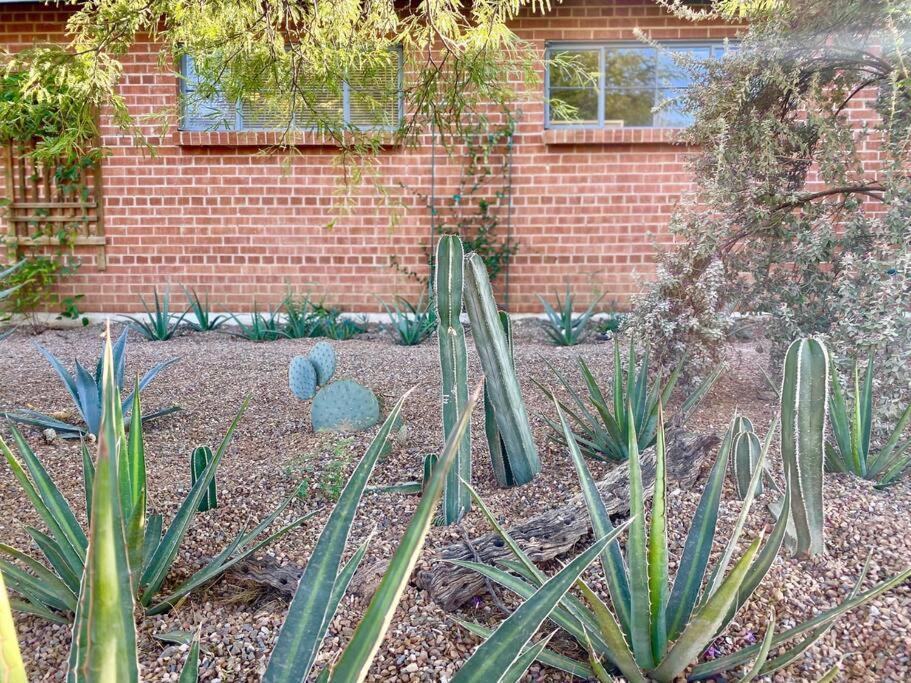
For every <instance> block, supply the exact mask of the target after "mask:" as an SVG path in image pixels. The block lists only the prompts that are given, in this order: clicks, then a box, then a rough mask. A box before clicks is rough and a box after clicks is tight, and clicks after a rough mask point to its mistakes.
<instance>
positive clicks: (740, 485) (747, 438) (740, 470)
mask: <svg viewBox="0 0 911 683" xmlns="http://www.w3.org/2000/svg"><path fill="white" fill-rule="evenodd" d="M761 455H762V442H760V441H759V437H758V436H756V432H754V431H753V430H752V429H751V430H749V431H742V432H740V434H738V435H737V436H736V437H735V438H734V452H733V458H732V463H733V466H734V488H735V489H736V490H737V497H738V498H739V499H740V500H745V499H746V495H747V491H748V490H749V488H750V481H751V480H752V478H753V472H755V471H756V467H757V465H758V464H759V458H760V456H761ZM756 493H757V494H758V493H762V480H761V479H760V480H759V484H757V486H756Z"/></svg>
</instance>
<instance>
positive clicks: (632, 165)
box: [0, 0, 735, 312]
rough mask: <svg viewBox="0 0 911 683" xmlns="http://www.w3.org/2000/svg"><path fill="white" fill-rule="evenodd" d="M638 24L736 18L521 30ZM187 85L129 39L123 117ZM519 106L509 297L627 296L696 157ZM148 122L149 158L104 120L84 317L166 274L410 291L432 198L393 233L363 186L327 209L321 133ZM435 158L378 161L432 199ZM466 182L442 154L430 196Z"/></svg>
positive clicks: (244, 304) (227, 297)
mask: <svg viewBox="0 0 911 683" xmlns="http://www.w3.org/2000/svg"><path fill="white" fill-rule="evenodd" d="M68 11H69V10H58V9H54V8H46V7H44V6H43V5H39V4H10V5H6V4H4V5H0V46H3V47H5V48H6V49H9V50H12V51H15V50H19V49H23V48H25V47H28V46H30V45H31V44H33V43H36V42H48V41H59V40H62V39H63V26H64V22H65V19H66V16H67V12H68ZM636 28H641V29H644V30H646V31H647V32H648V33H649V34H650V35H651V36H652V37H653V38H655V39H660V40H665V39H668V40H673V39H707V38H723V37H729V36H733V35H734V34H735V29H734V28H733V27H727V26H717V25H704V26H693V25H690V24H686V23H681V22H679V21H677V20H676V19H674V18H672V17H669V16H667V15H666V14H665V13H664V12H663V11H662V10H661V9H660V8H659V7H657V6H655V5H654V4H653V3H651V2H648V1H647V0H606V1H604V2H595V1H593V0H567V1H565V2H564V3H562V4H559V5H557V4H555V5H554V10H553V12H552V13H550V14H548V15H547V16H544V17H525V18H521V19H519V20H518V21H517V22H516V25H515V29H516V32H517V33H518V35H519V36H520V37H522V38H523V39H526V40H529V41H531V42H532V43H534V45H535V46H536V47H537V49H538V50H539V51H540V53H541V54H542V56H543V52H544V44H545V41H555V40H573V41H586V40H635V34H634V30H635V29H636ZM542 68H543V67H542ZM542 83H543V79H542ZM177 91H178V85H177V79H176V78H175V77H174V75H173V74H169V73H166V72H163V71H162V70H161V69H160V67H159V66H158V53H157V48H156V46H154V45H152V44H149V43H144V44H138V45H136V46H135V48H134V49H133V50H132V52H131V53H130V54H129V55H128V56H127V57H126V59H125V74H124V78H123V83H122V85H121V92H122V93H123V95H124V96H125V98H126V100H127V103H128V104H129V106H130V108H131V111H132V112H133V113H134V114H136V115H137V116H142V115H149V114H155V113H160V112H161V111H162V110H163V109H165V108H169V107H170V108H173V107H174V106H175V105H176V103H177V99H176V94H177ZM520 109H521V112H522V117H521V119H520V123H519V126H518V130H517V136H516V140H515V147H514V152H513V169H512V178H513V212H512V233H513V235H514V237H515V238H516V239H517V240H518V242H519V253H518V254H517V256H516V257H515V259H514V261H513V263H512V265H511V267H510V273H509V296H510V308H511V309H512V310H513V311H516V312H538V311H539V309H540V305H539V303H538V301H537V298H536V296H535V295H536V294H538V293H550V292H552V291H553V290H555V289H559V290H561V291H562V289H563V288H564V287H565V286H566V285H567V284H569V285H571V286H572V287H573V288H574V290H575V292H576V293H577V294H578V295H579V296H580V299H581V300H580V303H581V302H583V301H584V300H585V299H587V298H588V297H589V296H591V295H592V294H593V293H594V292H595V291H606V292H607V297H606V301H607V300H610V299H616V300H617V301H618V302H620V303H622V302H624V301H625V300H626V299H627V297H628V296H629V295H630V294H632V293H634V292H636V291H638V289H639V288H640V287H641V284H642V281H643V279H646V278H648V277H649V275H650V274H651V273H652V272H653V265H652V263H653V253H654V249H653V243H654V240H657V241H658V242H659V243H667V242H668V241H669V239H670V238H669V235H668V234H667V231H666V226H667V222H668V218H669V216H670V214H671V212H672V211H673V209H674V206H675V204H676V203H677V202H678V201H679V198H680V195H681V193H684V192H686V190H687V188H688V186H689V176H688V173H687V170H686V166H685V162H686V157H687V154H688V150H687V149H685V148H683V147H681V146H679V145H676V144H674V141H673V140H674V134H673V133H674V132H673V131H670V130H661V129H657V130H632V129H630V130H622V129H619V130H596V131H554V130H549V131H548V130H545V129H544V126H543V117H544V112H543V86H539V87H538V88H537V90H536V91H535V92H533V93H529V95H528V97H527V101H524V102H522V103H521V104H520ZM144 132H145V133H146V134H147V135H148V136H149V138H150V141H151V142H152V143H153V144H154V146H155V148H156V153H155V155H154V156H151V155H149V154H148V153H147V152H145V151H144V150H142V149H141V148H139V147H137V146H135V145H134V144H133V142H132V140H131V139H130V138H129V137H127V136H125V135H123V133H122V132H120V131H119V130H117V129H115V128H114V127H112V126H111V125H110V124H109V123H107V124H106V125H105V126H104V129H103V133H104V136H103V143H104V145H105V146H106V147H107V148H108V149H109V150H110V154H109V156H108V157H107V158H106V159H105V161H104V166H103V172H104V183H105V232H106V235H107V247H106V257H107V269H106V270H104V271H98V270H97V269H96V268H95V266H94V263H93V259H94V253H93V250H92V249H91V248H87V249H85V250H84V251H83V250H80V252H79V253H80V256H82V258H83V262H84V265H83V266H82V268H81V269H80V271H79V273H78V274H77V275H76V276H74V277H72V278H70V279H68V280H67V281H66V283H65V285H64V287H65V289H66V293H67V294H70V293H81V294H84V295H85V298H84V300H83V301H82V302H81V308H82V309H83V310H86V311H93V312H105V311H110V312H123V311H135V310H137V308H138V307H139V296H140V295H141V294H142V295H145V296H147V297H148V296H149V295H150V294H151V291H152V288H153V287H154V286H156V285H157V286H158V287H159V288H161V287H164V286H167V285H169V284H170V285H171V286H172V287H174V288H176V287H177V286H178V285H180V284H186V285H188V286H192V287H196V288H197V289H198V290H200V292H203V291H209V292H210V300H211V301H212V302H213V304H215V305H216V307H217V308H218V309H221V310H232V311H249V310H251V309H252V307H253V306H254V304H256V305H258V306H260V307H266V306H268V305H272V304H275V303H277V302H278V301H279V300H280V299H281V297H282V295H283V293H284V291H285V289H286V288H287V287H291V288H293V289H294V290H296V291H298V292H308V291H309V292H310V293H311V294H313V295H314V296H325V297H326V299H327V301H328V302H330V303H332V304H335V305H339V306H342V307H343V308H345V309H346V310H354V311H376V310H378V309H379V304H378V303H377V297H382V298H386V299H391V298H392V297H393V296H394V295H395V294H407V295H409V296H411V297H416V296H417V295H418V291H419V290H418V285H416V284H415V283H414V282H412V281H409V280H408V279H407V278H405V277H404V276H402V275H400V274H398V273H396V272H395V271H394V270H393V269H392V268H391V267H390V266H389V257H390V256H391V255H397V256H399V257H400V260H401V261H402V262H403V263H404V264H405V265H406V266H409V267H413V268H419V267H420V265H421V263H422V259H423V256H422V250H421V248H420V243H421V242H424V241H426V239H427V235H428V230H429V220H430V218H429V215H428V211H427V209H426V207H424V206H422V205H420V203H419V201H418V200H417V199H416V198H414V197H413V196H405V197H404V199H405V201H406V209H405V211H404V212H403V214H402V216H401V220H399V221H398V223H397V224H396V225H395V227H392V226H391V224H390V214H389V209H388V208H386V207H384V205H383V202H382V201H380V199H379V198H378V196H377V193H376V191H375V190H374V188H373V187H371V184H370V182H369V181H368V182H366V183H365V184H364V186H363V187H362V188H360V189H359V190H358V191H357V193H356V195H357V197H356V201H355V206H354V208H353V210H352V211H351V212H350V213H347V214H341V215H337V214H334V213H333V207H334V206H336V205H337V204H338V202H339V199H338V187H339V173H340V171H339V169H338V167H337V166H336V164H335V153H336V150H335V149H334V148H333V147H332V146H331V145H329V144H326V142H325V141H324V140H319V139H316V138H315V137H314V136H312V135H306V134H304V135H302V136H301V140H300V142H301V144H300V145H299V146H297V147H296V148H295V151H294V153H293V154H290V155H288V154H286V153H278V154H264V153H263V147H262V146H263V145H268V144H269V143H270V142H274V141H275V140H274V137H270V135H269V134H268V133H254V134H249V133H247V134H243V133H242V134H236V133H188V132H179V131H176V130H173V131H171V132H169V133H168V134H166V135H164V136H159V131H158V130H157V129H156V128H155V126H154V125H151V124H150V125H148V126H147V127H146V128H145V130H144ZM430 163H431V155H430V148H429V145H427V144H425V145H422V146H419V147H418V148H397V147H391V146H390V147H387V148H384V149H383V150H382V151H381V152H380V154H379V157H378V164H377V170H378V172H379V174H380V178H381V179H382V182H384V183H386V184H388V185H390V186H394V185H396V184H397V183H398V181H400V180H401V181H405V182H406V183H407V184H409V185H410V186H412V187H413V188H415V189H417V190H418V191H420V192H428V191H429V182H430ZM456 176H457V169H455V168H454V167H452V166H451V165H449V166H448V167H447V164H445V163H443V162H442V160H441V159H440V155H439V154H438V155H437V179H436V183H437V185H436V193H437V196H438V197H440V196H444V197H445V196H446V194H447V186H446V179H447V178H448V179H449V181H450V182H453V181H454V179H455V178H456ZM0 183H2V178H0ZM0 187H2V186H0ZM503 215H505V214H503ZM334 217H335V218H336V224H335V227H333V228H332V229H329V228H328V227H327V224H328V223H329V221H330V220H331V219H332V218H334ZM501 229H503V230H505V227H501Z"/></svg>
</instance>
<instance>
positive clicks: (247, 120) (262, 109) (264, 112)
mask: <svg viewBox="0 0 911 683" xmlns="http://www.w3.org/2000/svg"><path fill="white" fill-rule="evenodd" d="M241 113H242V116H243V127H244V130H286V129H288V128H290V127H291V123H292V122H291V104H290V101H289V99H288V97H287V96H284V97H278V96H268V95H258V96H256V97H251V98H249V99H246V100H244V101H243V102H242V104H241Z"/></svg>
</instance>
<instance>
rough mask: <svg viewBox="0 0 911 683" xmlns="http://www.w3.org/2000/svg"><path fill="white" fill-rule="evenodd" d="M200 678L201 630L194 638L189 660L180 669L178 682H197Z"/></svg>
mask: <svg viewBox="0 0 911 683" xmlns="http://www.w3.org/2000/svg"><path fill="white" fill-rule="evenodd" d="M197 680H199V632H198V631H197V632H196V636H195V637H194V638H193V644H192V645H191V646H190V651H189V652H188V653H187V661H186V662H185V663H184V665H183V669H181V671H180V678H178V679H177V683H196V681H197Z"/></svg>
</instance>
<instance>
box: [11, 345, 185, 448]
mask: <svg viewBox="0 0 911 683" xmlns="http://www.w3.org/2000/svg"><path fill="white" fill-rule="evenodd" d="M127 333H128V328H124V330H123V332H122V333H121V335H120V337H118V339H117V342H116V343H115V344H114V347H113V354H112V355H113V363H114V383H115V385H116V386H117V391H118V392H122V391H123V375H124V368H125V366H126V346H127ZM35 346H36V347H37V348H38V351H40V352H41V355H43V356H44V357H45V358H46V359H47V362H48V363H50V364H51V367H52V368H54V371H55V372H56V373H57V375H58V376H59V377H60V379H61V381H63V384H64V386H65V387H66V390H67V392H68V393H69V395H70V397H71V398H72V399H73V403H75V404H76V409H77V410H78V411H79V415H80V416H81V417H82V420H83V423H84V424H82V425H74V424H70V423H69V422H64V421H62V420H58V419H56V418H54V417H51V416H50V415H45V414H43V413H38V412H35V411H33V410H24V409H23V410H16V411H13V412H10V413H6V414H5V416H6V417H7V418H9V419H10V420H13V421H14V422H18V423H20V424H27V425H31V426H33V427H39V428H41V429H53V430H55V431H56V432H57V435H58V436H60V437H61V438H64V439H77V438H80V437H83V436H87V435H89V434H94V435H96V436H97V435H98V429H99V426H100V424H101V412H102V410H101V409H102V405H103V397H102V372H103V368H102V366H103V359H104V354H102V355H101V356H99V357H98V362H97V363H96V365H95V374H94V375H92V374H91V373H90V372H89V371H88V370H87V369H86V368H85V367H83V366H82V364H80V363H79V361H76V366H75V370H74V371H73V373H72V374H70V372H69V371H68V370H67V369H66V368H65V367H64V366H63V363H61V362H60V359H58V358H57V356H55V355H54V354H53V353H51V352H50V351H48V350H47V349H46V348H44V347H43V346H40V345H38V344H36V345H35ZM177 360H178V359H177V358H172V359H171V360H167V361H164V362H162V363H158V364H157V365H155V366H154V367H153V368H152V369H151V370H149V371H148V372H147V373H146V374H145V375H143V376H142V378H140V379H138V380H137V382H136V384H135V386H134V389H133V391H131V392H128V393H127V395H126V398H124V399H123V405H122V406H121V410H122V411H123V414H124V415H125V416H126V418H125V422H126V424H130V422H131V420H132V415H131V410H132V405H133V396H134V395H135V394H138V393H139V392H141V391H142V390H143V389H145V388H146V387H147V386H148V385H149V384H150V383H151V382H152V380H153V379H155V377H156V376H157V375H158V373H159V372H161V371H162V370H164V369H165V368H167V367H168V366H169V365H171V364H173V363H176V362H177ZM178 410H180V409H179V408H178V407H177V406H171V407H169V408H162V409H161V410H157V411H155V412H153V413H149V414H147V415H143V416H142V419H143V421H146V422H147V421H149V420H154V419H155V418H159V417H162V416H164V415H170V414H171V413H174V412H177V411H178Z"/></svg>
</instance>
